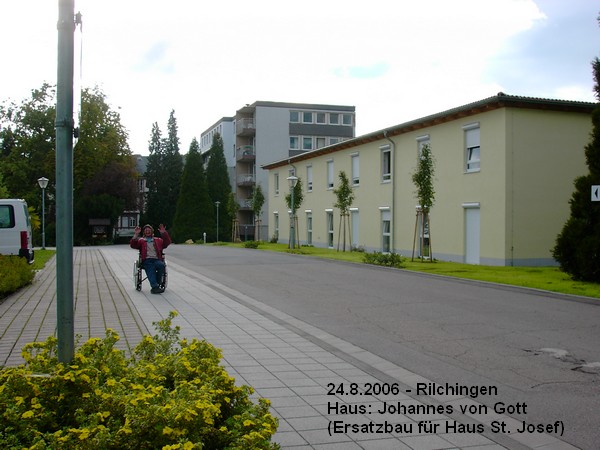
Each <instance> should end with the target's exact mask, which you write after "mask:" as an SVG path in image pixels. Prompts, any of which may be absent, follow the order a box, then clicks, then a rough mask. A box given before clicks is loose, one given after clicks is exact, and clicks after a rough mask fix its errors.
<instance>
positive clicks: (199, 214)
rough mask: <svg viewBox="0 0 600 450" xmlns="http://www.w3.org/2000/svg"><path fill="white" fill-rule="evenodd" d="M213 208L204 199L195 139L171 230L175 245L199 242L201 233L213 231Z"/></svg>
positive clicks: (198, 149) (208, 200) (204, 193)
mask: <svg viewBox="0 0 600 450" xmlns="http://www.w3.org/2000/svg"><path fill="white" fill-rule="evenodd" d="M213 208H214V207H213V204H212V202H211V200H210V197H209V195H208V187H207V185H206V174H205V173H204V163H203V161H202V155H201V154H200V145H199V144H198V141H197V140H196V138H194V139H193V140H192V143H191V144H190V149H189V152H188V154H187V156H186V159H185V166H184V168H183V175H182V177H181V192H180V193H179V198H178V200H177V210H176V212H175V218H174V220H173V226H172V228H171V237H172V238H173V240H174V241H175V242H184V241H186V240H188V239H192V240H194V241H199V240H200V239H202V236H203V233H204V232H206V230H210V229H212V228H213V227H214V223H213V222H214V221H213V217H214V213H213Z"/></svg>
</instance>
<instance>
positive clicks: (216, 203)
mask: <svg viewBox="0 0 600 450" xmlns="http://www.w3.org/2000/svg"><path fill="white" fill-rule="evenodd" d="M220 204H221V202H219V201H217V202H215V205H217V242H219V205H220Z"/></svg>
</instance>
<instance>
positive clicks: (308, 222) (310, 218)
mask: <svg viewBox="0 0 600 450" xmlns="http://www.w3.org/2000/svg"><path fill="white" fill-rule="evenodd" d="M305 213H306V245H312V243H313V242H312V235H313V230H312V227H313V215H312V210H310V209H307V210H306V211H305Z"/></svg>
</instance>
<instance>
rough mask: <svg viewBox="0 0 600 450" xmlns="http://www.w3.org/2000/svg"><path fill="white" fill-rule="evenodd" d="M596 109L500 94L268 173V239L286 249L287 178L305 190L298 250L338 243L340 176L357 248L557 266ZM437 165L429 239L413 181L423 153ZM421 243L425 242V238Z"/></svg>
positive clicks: (277, 165) (273, 166) (282, 163)
mask: <svg viewBox="0 0 600 450" xmlns="http://www.w3.org/2000/svg"><path fill="white" fill-rule="evenodd" d="M595 106H596V105H595V104H593V103H583V102H571V101H561V100H546V99H537V98H526V97H517V96H510V95H505V94H503V93H499V94H498V95H497V96H494V97H490V98H487V99H484V100H481V101H478V102H475V103H471V104H468V105H464V106H460V107H458V108H454V109H451V110H448V111H444V112H441V113H438V114H434V115H431V116H427V117H424V118H421V119H417V120H414V121H411V122H407V123H403V124H400V125H397V126H394V127H390V128H388V129H385V130H380V131H377V132H374V133H370V134H367V135H364V136H360V137H357V138H355V139H352V140H348V141H345V142H342V143H338V144H334V145H330V146H328V147H325V148H322V149H315V150H313V151H311V152H308V153H305V154H301V155H297V156H293V157H290V158H287V159H281V160H278V161H275V162H270V163H267V164H265V165H263V168H264V169H266V170H268V173H269V177H268V178H269V210H268V211H269V215H270V216H271V220H270V222H269V233H270V235H274V236H277V238H278V240H279V241H280V242H287V241H288V239H289V228H290V215H289V211H288V208H287V207H286V204H285V194H287V193H288V192H289V187H288V186H287V181H286V179H287V178H288V177H289V176H290V174H295V175H296V176H297V177H298V178H300V179H302V180H303V183H302V184H303V189H304V192H303V194H304V201H303V203H302V204H301V206H300V209H299V210H298V213H297V215H298V218H297V220H298V232H297V234H298V236H299V238H300V242H301V244H308V245H314V246H319V247H330V248H335V247H337V246H338V242H339V240H340V239H341V238H340V236H341V233H340V230H341V229H340V220H341V218H340V215H339V211H336V210H335V208H334V206H333V205H334V204H335V203H336V197H335V195H334V192H333V190H334V189H335V188H336V187H337V185H338V175H339V172H340V171H342V170H343V171H345V173H346V174H347V176H348V178H349V180H350V183H351V186H352V189H353V193H354V195H355V199H354V202H353V204H352V208H351V210H350V217H349V227H348V228H349V234H350V242H349V244H351V245H352V246H354V247H361V248H364V249H365V250H366V251H382V252H396V253H400V254H403V255H408V256H411V255H413V254H415V255H416V256H419V254H420V252H421V251H422V250H424V249H421V248H420V247H421V245H422V243H423V242H427V243H429V244H430V246H431V251H432V254H433V257H434V258H436V259H439V260H446V261H455V262H466V263H472V264H486V265H499V266H510V265H515V266H524V265H525V266H538V265H555V264H556V263H555V261H554V259H553V258H552V254H551V250H552V248H553V247H554V243H555V239H556V236H557V235H558V233H559V232H560V230H561V229H562V227H563V225H564V223H565V222H566V220H567V218H568V217H569V199H570V197H571V194H572V192H573V189H574V186H573V181H574V179H575V178H576V177H577V176H580V175H583V174H585V173H586V172H587V167H586V165H585V156H584V147H585V145H586V144H587V143H588V142H589V138H590V132H591V129H592V123H591V112H592V110H593V109H594V107H595ZM425 144H428V145H429V146H430V149H431V152H432V154H433V158H434V161H435V172H434V189H435V203H434V205H433V207H432V209H431V212H430V216H431V223H430V227H429V229H426V230H425V234H426V236H417V234H419V233H417V230H420V228H421V227H419V226H417V225H418V223H417V222H418V221H419V220H420V214H418V211H419V209H420V207H419V205H417V200H416V195H415V191H416V187H415V185H414V183H413V182H412V174H413V173H414V171H415V169H416V166H417V158H418V156H419V151H420V149H421V148H422V146H423V145H425ZM422 238H423V239H422Z"/></svg>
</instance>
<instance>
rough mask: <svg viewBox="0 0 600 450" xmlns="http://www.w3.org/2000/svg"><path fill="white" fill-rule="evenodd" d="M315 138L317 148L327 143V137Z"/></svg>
mask: <svg viewBox="0 0 600 450" xmlns="http://www.w3.org/2000/svg"><path fill="white" fill-rule="evenodd" d="M316 139H317V148H323V147H325V146H326V145H327V138H324V137H318V138H316Z"/></svg>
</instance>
